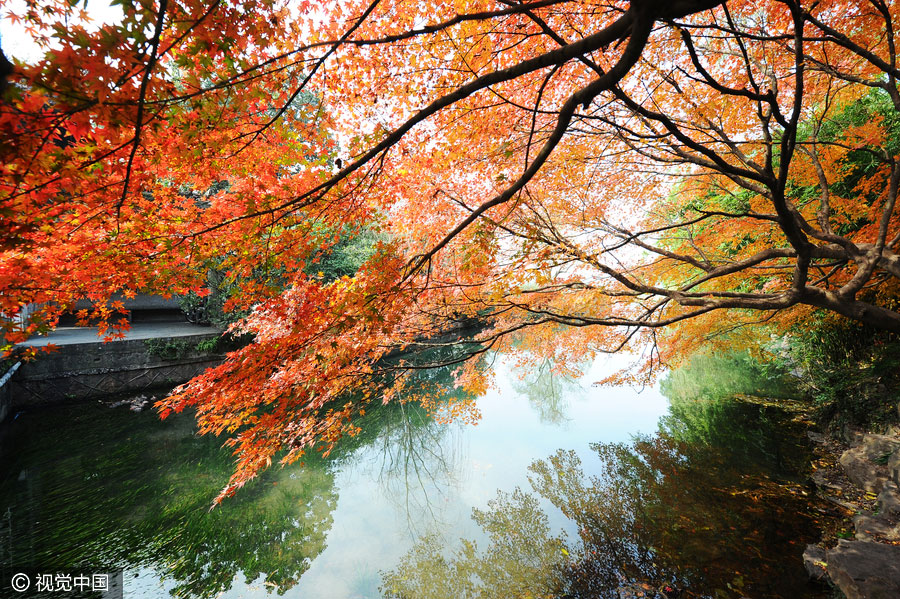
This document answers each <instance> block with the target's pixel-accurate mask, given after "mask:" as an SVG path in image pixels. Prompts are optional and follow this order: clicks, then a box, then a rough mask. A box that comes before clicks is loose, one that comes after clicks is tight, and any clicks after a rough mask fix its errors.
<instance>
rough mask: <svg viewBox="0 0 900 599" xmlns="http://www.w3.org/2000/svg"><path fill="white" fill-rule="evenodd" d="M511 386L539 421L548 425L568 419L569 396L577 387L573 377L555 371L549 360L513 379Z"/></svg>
mask: <svg viewBox="0 0 900 599" xmlns="http://www.w3.org/2000/svg"><path fill="white" fill-rule="evenodd" d="M512 386H513V390H514V391H515V392H516V393H518V394H519V395H522V396H524V397H525V398H526V399H527V400H528V403H529V404H530V405H531V407H532V408H533V409H534V411H535V412H537V414H538V417H539V418H540V419H541V422H544V423H547V424H562V423H564V422H567V421H568V420H569V418H568V416H567V414H566V413H567V411H568V408H569V395H570V394H571V393H572V392H573V391H576V390H578V389H579V388H580V386H579V384H578V381H577V380H576V379H575V377H573V376H572V375H570V374H568V373H565V372H559V371H557V370H555V369H554V365H553V362H552V361H551V360H549V359H545V360H543V361H542V362H541V363H540V364H539V365H538V366H537V367H536V368H530V369H529V370H528V371H527V372H526V373H525V374H524V375H523V376H521V377H520V378H519V379H518V380H516V379H513V384H512Z"/></svg>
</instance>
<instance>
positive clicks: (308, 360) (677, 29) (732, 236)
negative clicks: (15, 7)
mask: <svg viewBox="0 0 900 599" xmlns="http://www.w3.org/2000/svg"><path fill="white" fill-rule="evenodd" d="M79 11H80V9H79V8H78V7H77V6H76V5H73V4H70V3H69V2H66V1H54V2H42V3H40V4H39V3H33V2H31V3H26V6H25V9H24V12H23V13H21V14H13V15H12V16H11V17H9V18H11V19H12V20H13V21H14V22H15V23H17V24H19V25H20V26H24V27H26V28H27V29H28V31H29V32H30V34H31V35H32V37H33V39H34V40H35V41H36V43H38V44H39V46H40V47H41V48H42V49H43V50H44V55H43V57H42V58H41V59H39V60H36V61H33V62H30V63H24V62H16V63H15V65H14V69H13V72H12V73H11V74H10V75H9V76H8V80H7V81H6V82H5V84H4V87H5V91H4V92H3V93H4V103H3V108H2V112H0V135H2V140H3V141H2V146H0V154H2V157H3V165H4V166H3V171H2V174H0V193H2V196H0V220H2V224H0V229H2V230H3V231H4V234H3V241H2V247H0V252H2V254H0V256H2V257H0V311H2V312H3V313H4V314H6V315H7V316H15V315H18V314H21V313H22V310H23V306H25V305H32V306H33V305H40V306H43V307H42V308H41V309H39V310H37V311H35V312H34V313H32V314H31V315H30V317H29V319H28V320H27V321H26V324H25V326H24V327H23V326H20V325H18V324H16V323H15V322H14V319H9V321H8V322H7V323H6V324H5V325H4V326H5V329H4V332H5V334H6V339H7V344H11V343H14V342H15V341H17V340H19V339H21V338H22V337H23V336H25V335H28V334H31V333H33V332H35V331H38V330H43V329H46V328H48V327H52V326H53V324H54V321H55V318H56V317H57V316H58V314H59V313H60V311H62V310H65V309H67V308H69V307H71V306H72V305H73V302H74V301H75V300H76V299H78V298H82V297H87V298H90V299H93V300H96V301H97V302H98V314H99V316H100V317H106V318H107V320H108V319H109V318H108V317H109V316H111V315H112V314H113V313H114V312H115V311H116V310H117V309H118V308H120V307H121V306H118V305H117V304H116V302H110V301H108V300H109V298H110V297H111V295H112V294H113V293H117V292H120V293H125V294H130V293H134V292H136V291H151V292H165V293H185V292H189V291H193V292H197V293H203V289H204V280H205V276H206V271H207V269H208V268H209V264H211V263H213V262H214V263H215V264H216V265H217V267H218V268H220V269H221V270H222V272H224V273H226V275H225V276H227V277H228V278H229V280H232V281H235V282H236V291H235V293H234V295H233V296H232V297H231V298H230V300H229V306H231V307H238V308H244V309H251V308H252V311H251V312H250V315H249V316H248V317H247V318H246V319H243V320H242V321H240V322H239V323H237V324H236V325H235V331H237V332H249V333H252V334H253V335H254V342H253V343H251V344H250V345H248V346H247V347H245V348H244V349H242V350H240V351H237V352H235V353H233V354H231V355H229V357H228V359H227V360H226V361H225V363H224V364H222V365H221V366H220V367H218V368H215V369H212V370H210V371H209V372H207V373H206V374H204V375H202V376H201V377H198V378H197V379H195V380H194V381H192V382H191V383H190V384H189V385H187V386H186V387H183V388H181V389H179V390H176V392H175V393H173V394H172V396H170V397H169V398H168V399H167V400H166V401H165V402H163V406H162V410H163V413H164V414H166V413H168V412H169V411H170V410H181V409H184V408H186V407H188V406H196V407H197V413H198V419H199V422H200V428H201V430H202V431H204V432H212V433H216V434H228V435H230V436H231V441H230V442H231V443H232V444H234V446H235V448H236V452H237V454H238V456H239V462H238V467H237V470H236V473H235V476H234V478H233V480H232V484H231V485H230V486H229V488H228V489H226V490H225V493H226V494H227V493H229V492H232V491H233V490H234V489H235V488H237V487H239V486H240V485H242V484H243V483H244V482H246V481H247V480H249V479H250V478H252V476H254V475H255V473H256V472H258V471H259V470H260V469H261V468H263V467H265V466H266V465H267V464H269V463H271V461H272V459H273V457H274V456H275V455H276V454H277V453H278V452H279V451H281V450H282V449H286V450H287V451H286V452H285V453H284V454H283V456H282V458H281V459H282V461H283V462H285V463H287V462H291V461H294V460H296V459H298V458H300V457H301V456H302V455H303V453H304V452H305V451H307V450H308V449H309V448H310V447H312V446H316V445H321V446H323V447H325V448H326V449H327V447H329V445H330V444H331V443H333V442H334V440H335V439H337V438H338V437H340V436H341V435H344V434H348V433H353V432H354V431H355V430H356V428H355V425H354V424H353V421H354V418H355V417H356V416H357V415H358V414H360V413H362V412H364V410H365V406H366V404H367V402H369V401H372V400H373V399H377V400H378V401H390V400H393V399H396V398H398V397H399V396H400V393H401V392H402V391H403V390H404V383H405V381H406V380H407V379H406V374H405V373H408V372H409V370H410V369H411V368H414V367H421V366H422V365H415V364H413V363H411V361H409V360H404V359H402V358H396V356H395V354H394V352H395V351H396V350H397V349H399V348H406V349H411V348H416V347H424V346H427V345H428V342H426V341H424V340H427V339H435V338H436V337H437V336H439V335H440V334H442V333H445V332H446V331H448V330H452V329H459V328H460V326H462V325H464V324H465V323H469V322H471V321H472V320H477V321H478V322H480V323H481V327H480V328H479V330H478V331H477V332H472V333H471V334H469V335H468V336H467V337H465V338H464V339H457V340H454V341H453V342H454V343H456V345H457V347H458V348H461V350H462V351H461V352H460V353H461V355H458V356H454V357H453V358H452V359H450V360H449V361H451V362H454V361H455V362H459V363H460V364H462V367H461V370H460V372H459V383H460V384H461V385H463V386H465V387H466V388H467V389H469V390H470V391H473V392H477V391H478V390H479V389H480V388H481V387H483V385H484V384H485V380H484V375H483V374H481V373H479V371H478V369H477V368H475V367H474V365H473V361H472V360H470V359H469V358H471V357H472V356H474V355H478V354H480V353H483V352H485V351H487V350H489V349H498V348H509V347H510V336H511V335H512V334H513V333H516V332H518V331H523V330H527V331H528V336H527V338H526V339H525V340H524V341H521V342H520V343H519V344H518V345H517V346H516V349H517V350H518V351H522V352H529V354H530V355H535V356H546V355H553V356H554V357H555V358H557V359H558V360H561V361H563V362H565V361H566V360H574V359H576V358H578V357H581V356H584V355H588V354H592V353H596V352H598V351H616V350H618V349H621V348H624V347H629V346H630V347H641V346H642V345H643V344H645V343H646V342H648V341H650V342H651V343H652V347H656V344H655V342H656V341H658V340H659V339H660V334H659V333H658V331H661V330H663V328H665V327H669V329H668V330H670V331H671V332H666V333H665V334H664V336H665V337H666V339H665V341H666V344H663V345H662V346H661V347H662V348H663V350H664V351H666V350H665V348H666V347H668V348H683V347H688V346H690V345H691V344H696V343H697V342H698V340H702V339H704V338H706V337H707V336H708V334H709V333H710V332H712V331H720V330H723V329H724V328H728V327H734V326H739V325H742V324H746V323H752V322H756V321H759V320H760V319H768V320H771V321H772V322H778V323H780V326H788V325H790V324H791V323H792V322H795V319H796V318H798V317H799V315H802V314H804V313H808V312H809V310H811V309H825V310H828V311H831V312H834V313H837V314H840V315H843V316H845V317H847V318H850V319H853V320H856V321H858V322H862V323H865V324H868V325H871V326H874V327H878V328H882V329H886V330H889V331H894V332H898V331H900V311H898V303H897V297H898V280H900V255H898V254H897V244H898V242H900V217H898V215H897V210H896V196H897V192H898V187H900V163H898V160H897V147H896V135H895V133H896V127H897V115H898V113H900V91H898V88H897V78H898V75H900V70H898V67H897V57H896V47H895V39H894V22H895V17H897V12H898V8H897V6H896V5H895V3H892V2H887V1H885V0H865V1H863V0H853V1H837V0H824V1H820V2H805V1H795V0H783V1H776V0H770V1H767V2H748V1H745V0H740V1H737V0H731V1H728V2H718V1H714V0H672V1H669V2H658V1H656V0H635V1H632V2H625V1H621V2H593V1H590V0H583V1H564V0H534V1H525V2H516V1H511V0H496V1H488V0H457V1H453V2H450V1H447V2H409V1H407V0H384V1H381V0H369V1H364V2H360V1H356V0H347V1H342V2H333V3H324V4H323V3H313V2H299V3H298V2H287V1H284V2H278V1H275V0H256V1H252V2H242V3H239V4H234V3H228V2H222V1H221V0H214V1H212V2H210V1H203V0H177V1H176V0H159V1H158V2H155V1H150V0H144V1H142V2H139V3H137V4H135V5H134V6H133V7H131V8H129V9H128V10H125V11H124V17H123V18H122V19H121V21H120V22H117V23H112V24H102V25H99V26H92V25H89V24H88V23H87V21H86V18H87V17H89V15H87V14H81V19H80V20H79V19H78V18H77V17H78V16H79ZM7 50H8V49H7ZM361 232H366V234H374V235H376V236H377V239H378V240H379V241H378V242H377V243H376V244H374V246H373V248H372V255H371V256H370V257H369V258H368V260H367V261H366V262H365V263H364V264H363V265H362V267H360V269H359V271H358V272H357V273H356V274H355V275H354V276H352V277H350V276H343V277H340V278H338V279H336V280H333V281H331V280H328V279H327V278H326V277H324V276H319V275H318V274H317V272H316V271H315V267H314V264H313V263H314V262H315V260H317V259H318V258H319V257H320V256H321V255H322V252H323V251H327V250H328V248H329V247H331V246H333V245H335V244H337V243H339V242H340V241H341V238H342V236H343V237H346V236H347V235H350V236H353V235H356V234H360V233H361ZM82 316H83V317H85V318H86V317H87V316H88V315H87V314H83V315H82ZM677 324H682V325H683V326H680V327H677V328H671V327H670V325H677ZM435 343H436V342H435ZM668 351H670V352H671V351H672V350H671V349H669V350H668ZM389 356H394V359H393V360H384V358H386V357H389ZM660 359H661V358H660V356H659V354H658V353H655V352H654V353H653V354H652V355H651V356H650V359H649V361H648V364H649V368H651V369H652V368H653V367H654V365H655V364H658V362H659V360H660ZM443 361H444V362H446V361H447V360H443ZM351 389H352V390H355V393H354V394H353V395H352V396H348V395H347V392H348V390H351ZM420 395H421V396H422V397H420V399H422V400H423V401H424V403H425V404H426V405H429V404H434V403H435V397H434V396H433V395H431V394H429V393H427V392H424V393H421V394H420ZM463 404H464V402H459V403H458V404H453V403H451V404H450V405H446V406H444V407H443V408H442V410H445V411H446V412H447V413H449V414H450V415H453V413H454V412H456V411H465V406H464V405H463Z"/></svg>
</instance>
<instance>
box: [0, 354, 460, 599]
mask: <svg viewBox="0 0 900 599" xmlns="http://www.w3.org/2000/svg"><path fill="white" fill-rule="evenodd" d="M451 380H452V379H451V373H449V372H447V371H443V372H432V373H428V374H427V375H424V376H423V377H422V380H420V381H418V383H419V385H420V386H422V387H428V388H433V390H434V391H435V392H437V391H438V390H446V389H448V388H450V389H451V390H450V391H445V396H446V398H447V399H448V400H450V399H453V400H455V401H465V400H468V399H470V398H468V397H467V396H465V395H464V394H462V393H461V392H459V391H455V390H452V387H450V382H451ZM100 423H102V424H100ZM362 428H363V433H362V434H360V435H358V436H357V437H354V438H348V439H346V440H344V442H342V443H341V444H340V445H339V446H338V447H337V448H336V449H335V450H334V451H333V452H332V455H331V456H330V457H329V458H328V459H323V458H321V457H319V456H316V455H311V456H309V457H308V459H307V460H306V462H305V464H304V465H302V466H301V465H300V464H296V465H294V466H292V467H288V468H283V469H282V468H277V467H276V468H271V469H269V470H268V471H266V472H265V473H263V475H262V476H261V477H260V478H259V479H258V480H256V481H254V482H253V483H251V484H249V485H247V486H246V487H245V488H244V489H243V490H242V491H241V493H239V494H237V495H236V496H235V497H234V498H232V499H229V500H228V501H226V502H224V503H223V504H222V505H221V506H219V507H218V508H216V509H215V510H212V511H210V510H209V507H210V503H211V501H212V498H214V497H215V495H216V494H217V492H218V490H219V489H221V488H222V486H223V485H224V484H225V482H226V481H227V480H228V477H229V475H230V473H231V469H232V460H231V457H230V455H229V453H228V451H226V450H223V449H222V448H221V440H220V439H216V438H211V437H198V436H196V435H195V434H194V421H193V419H192V418H191V417H190V415H184V416H181V417H178V418H174V419H170V420H167V421H165V422H161V421H159V420H158V419H157V418H156V416H155V415H153V414H151V413H142V414H134V413H132V412H130V411H128V410H125V409H122V408H119V409H110V408H107V407H105V406H101V405H96V404H95V405H79V406H73V407H69V408H62V409H55V410H47V411H40V412H34V413H26V414H22V415H21V416H20V418H19V419H18V420H17V422H16V423H15V426H11V427H9V428H8V430H7V431H5V433H6V434H5V435H4V437H3V439H2V441H0V443H2V445H0V455H2V456H3V459H2V462H0V481H2V488H0V508H2V511H0V516H2V518H0V568H2V569H3V574H6V575H7V576H8V575H11V574H12V573H13V572H14V569H16V571H17V569H22V568H33V569H35V570H41V571H63V572H65V571H77V570H79V569H83V570H87V569H94V570H96V569H113V568H129V569H148V568H149V569H152V570H153V571H156V572H157V573H158V575H159V576H160V577H161V578H164V579H165V580H166V581H167V582H166V584H165V587H166V588H167V589H168V590H169V591H170V592H171V593H172V594H173V595H175V596H179V597H194V596H196V597H214V596H217V595H218V594H220V593H223V592H225V591H228V590H229V589H230V588H232V586H233V585H234V583H235V582H236V580H237V579H236V575H238V574H240V573H242V574H243V576H244V578H245V579H246V581H247V584H249V583H251V582H253V581H256V582H257V585H262V586H263V588H265V589H266V590H274V591H277V592H279V593H283V592H285V591H287V590H289V589H291V588H292V587H293V586H294V585H296V584H297V582H298V581H299V580H300V578H301V576H302V575H303V574H304V573H305V572H306V571H307V570H308V569H309V567H310V565H311V564H312V562H313V560H314V559H315V558H316V557H317V556H318V555H319V554H321V553H322V551H323V550H324V549H325V548H326V541H327V536H328V533H329V530H330V529H331V527H332V524H333V516H332V513H333V511H334V509H335V507H336V505H337V502H338V498H339V493H338V490H337V489H336V487H335V473H336V472H338V471H339V470H340V469H341V467H342V465H344V464H345V463H346V462H348V461H352V460H353V459H355V457H354V456H355V455H356V454H357V453H359V450H360V448H367V449H368V450H367V451H366V452H364V453H365V456H366V461H367V466H368V468H370V469H372V470H376V471H378V475H377V477H378V478H379V480H380V481H381V482H382V485H383V489H384V490H385V491H386V492H387V494H389V495H393V496H396V500H397V501H398V502H399V503H400V504H402V509H405V510H407V511H414V510H416V509H419V510H423V509H428V505H427V503H425V504H423V503H422V502H421V501H418V503H416V504H415V505H414V504H413V500H412V498H414V497H415V498H421V497H423V496H424V497H426V499H430V498H428V496H427V495H426V494H423V493H416V492H414V489H413V488H414V487H416V486H420V487H422V488H426V487H427V488H441V487H442V488H446V487H448V486H449V485H451V484H452V479H453V476H452V473H453V472H455V471H456V465H455V463H454V451H453V448H452V445H451V446H448V445H447V443H445V438H446V437H447V434H448V430H449V429H448V427H445V426H440V425H438V424H437V423H435V422H434V421H433V420H432V419H430V418H428V417H427V415H426V413H425V412H424V410H422V408H420V407H417V406H414V405H411V404H391V405H388V406H379V407H376V408H374V409H372V410H370V411H369V413H368V414H367V416H366V418H365V422H363V423H362ZM48 431H55V432H56V435H55V436H54V437H53V438H52V440H51V439H48V436H47V433H48ZM375 448H379V449H380V451H379V450H377V449H375ZM435 481H441V482H440V483H439V484H436V483H435ZM370 577H371V579H372V581H371V582H372V583H373V584H375V583H377V580H378V578H377V571H375V570H373V571H372V572H371V576H370Z"/></svg>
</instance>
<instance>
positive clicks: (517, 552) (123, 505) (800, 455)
mask: <svg viewBox="0 0 900 599" xmlns="http://www.w3.org/2000/svg"><path fill="white" fill-rule="evenodd" d="M713 362H715V361H712V362H709V361H708V363H703V364H697V365H695V366H694V368H693V370H691V369H688V370H686V371H685V372H682V373H677V376H670V377H669V379H668V380H667V381H666V382H665V383H664V384H663V385H662V388H661V389H662V390H660V388H659V387H656V388H647V389H644V390H643V391H641V392H638V390H635V389H632V388H603V387H595V386H592V385H591V382H592V381H595V380H598V379H600V378H602V377H603V376H605V374H606V373H607V372H608V371H609V370H610V368H611V365H610V364H609V363H608V362H603V361H598V362H596V363H595V364H593V365H591V366H590V367H589V368H587V369H586V370H587V372H586V373H585V375H584V376H583V377H582V378H580V379H577V380H573V379H569V378H566V377H564V376H560V375H555V374H554V373H553V372H552V370H551V369H550V367H549V365H546V364H545V365H544V366H541V367H538V368H531V369H529V370H521V369H518V368H516V367H515V366H513V365H511V364H509V363H506V362H504V361H503V360H502V359H499V358H498V359H496V360H494V363H493V364H492V365H491V366H490V368H492V369H493V370H494V374H495V379H496V385H495V388H493V389H491V390H490V391H488V392H487V393H486V394H485V395H484V396H483V397H479V398H477V406H478V408H479V410H480V412H481V419H480V421H479V423H478V424H477V425H474V426H473V425H466V424H461V423H451V424H438V423H436V422H434V421H433V420H431V419H430V418H429V417H428V416H427V415H426V414H425V413H423V412H422V411H421V410H420V409H418V408H416V407H415V406H413V405H412V404H407V405H390V406H386V407H383V408H382V409H379V410H374V411H373V412H372V413H370V414H368V415H367V416H366V418H367V419H368V421H367V422H366V423H365V424H363V433H362V434H361V435H359V436H358V437H356V438H353V439H348V440H347V441H346V442H345V443H343V444H342V445H341V446H340V447H339V448H338V449H337V450H336V451H335V452H334V453H333V454H332V455H331V456H330V457H329V458H327V459H322V458H317V457H314V458H312V459H309V460H307V461H306V463H305V464H304V465H302V466H301V465H299V464H297V465H294V466H292V467H288V468H278V467H273V468H271V469H270V470H269V471H267V472H265V473H264V474H263V475H262V476H261V477H260V478H259V479H258V480H257V481H255V482H254V483H252V484H249V485H248V486H247V487H245V488H244V489H243V490H242V491H240V492H239V493H238V494H237V496H236V497H234V498H231V499H228V500H226V501H225V503H224V504H223V505H221V506H220V507H218V508H216V509H215V510H212V511H210V510H209V506H210V503H211V501H212V499H213V498H214V497H215V495H216V494H217V492H218V491H219V490H220V489H221V488H222V487H223V486H224V485H225V484H226V482H227V480H228V476H229V474H230V469H231V459H230V455H229V453H228V451H226V450H224V449H222V448H221V447H220V445H221V440H219V439H216V438H208V437H197V436H196V435H194V433H193V422H192V420H191V418H190V416H189V415H181V416H180V417H176V418H170V419H169V420H167V421H165V422H161V421H159V420H158V419H157V417H156V416H155V415H154V413H152V412H142V413H135V412H132V411H130V410H129V409H128V408H127V407H119V408H110V407H108V406H107V405H105V404H102V403H94V404H83V405H77V406H69V407H63V408H57V409H52V410H42V411H33V412H23V413H20V414H19V415H18V416H17V417H16V418H15V420H14V421H12V422H10V423H8V424H6V425H4V426H3V427H2V428H0V484H2V486H0V573H3V574H5V575H6V577H7V579H8V576H9V575H10V573H11V572H15V571H18V570H20V569H29V570H31V571H62V572H78V571H79V570H105V569H112V568H120V569H124V589H125V597H126V598H128V599H138V598H147V599H150V598H158V597H159V598H162V597H167V596H176V597H203V598H212V597H217V598H218V597H221V598H244V597H246V598H251V597H265V596H267V595H271V596H272V597H277V596H279V595H282V596H284V597H292V598H299V597H303V598H311V599H317V598H322V599H350V598H358V599H362V598H374V597H404V598H409V599H412V598H419V597H422V598H425V597H429V598H431V597H433V598H439V597H497V598H500V597H579V598H581V597H584V598H587V597H602V598H605V597H610V598H613V597H615V598H619V597H665V596H666V595H665V593H670V595H671V596H674V595H676V594H679V593H680V596H681V597H715V598H717V599H718V598H727V597H734V598H738V597H750V598H755V597H773V598H783V599H787V598H789V597H790V598H794V597H824V596H825V594H824V593H823V592H822V589H817V588H814V587H809V586H808V585H807V583H806V577H805V572H804V570H803V566H802V563H801V558H800V556H801V554H802V552H803V547H804V546H805V545H806V543H808V542H815V540H816V539H815V537H814V535H815V522H814V517H815V514H816V511H815V506H813V505H811V503H810V499H809V498H808V496H807V495H806V493H807V491H806V490H805V486H804V480H805V473H804V472H803V466H804V464H807V463H808V458H807V457H806V456H805V453H804V451H805V450H804V448H803V447H801V446H799V445H798V441H799V440H800V439H802V438H803V433H802V430H800V429H799V428H798V427H799V425H798V424H796V423H793V422H792V421H791V420H790V418H789V416H788V415H787V414H786V413H785V412H783V411H782V410H781V409H779V408H777V407H773V406H771V405H768V404H761V403H759V402H755V401H750V400H747V399H746V398H744V399H740V400H736V399H734V395H735V393H736V392H738V391H740V392H744V393H747V392H756V393H759V394H765V395H768V396H772V395H778V393H779V391H778V390H777V389H775V388H774V387H773V383H772V381H771V377H768V378H767V377H766V376H764V375H761V374H760V373H759V372H755V371H752V368H751V369H750V370H751V371H752V372H751V371H748V372H742V371H741V368H744V367H746V364H745V363H744V362H742V361H741V360H731V361H728V360H725V361H724V362H723V363H720V364H716V363H713ZM717 369H718V371H717ZM745 370H746V368H745ZM723 373H724V374H723ZM423 376H425V377H426V378H427V380H423V383H422V384H428V385H435V386H443V387H446V393H447V394H448V396H452V395H454V394H458V391H455V390H454V389H453V387H452V380H451V376H450V373H449V372H432V373H430V374H426V375H423ZM663 392H665V394H664V393H663ZM457 399H458V397H457ZM667 589H670V590H667ZM47 596H48V597H55V596H58V595H52V594H50V595H47Z"/></svg>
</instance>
